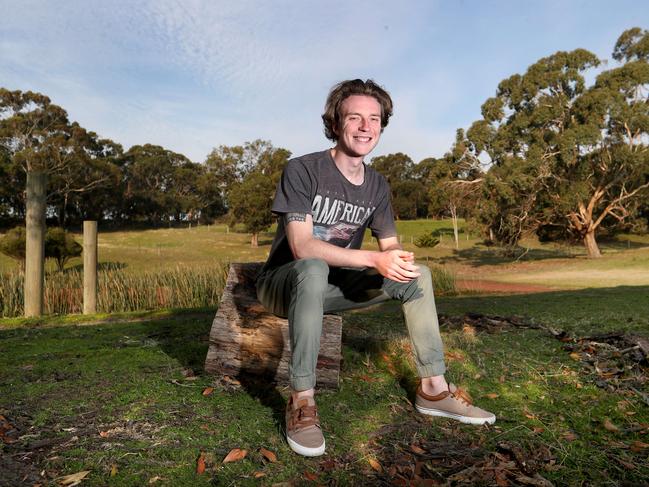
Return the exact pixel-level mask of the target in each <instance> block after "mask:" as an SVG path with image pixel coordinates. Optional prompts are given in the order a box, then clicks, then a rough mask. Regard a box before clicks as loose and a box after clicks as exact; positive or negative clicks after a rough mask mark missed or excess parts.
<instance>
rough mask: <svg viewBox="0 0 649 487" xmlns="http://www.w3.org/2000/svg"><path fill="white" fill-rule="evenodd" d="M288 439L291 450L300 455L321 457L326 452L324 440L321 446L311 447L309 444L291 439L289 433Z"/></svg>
mask: <svg viewBox="0 0 649 487" xmlns="http://www.w3.org/2000/svg"><path fill="white" fill-rule="evenodd" d="M286 441H287V442H288V446H290V447H291V450H293V451H294V452H295V453H297V454H298V455H302V456H305V457H319V456H320V455H322V454H323V453H324V452H325V442H324V441H323V442H322V445H321V446H318V447H316V448H309V447H308V446H304V445H300V444H299V443H297V442H295V441H293V440H291V439H290V438H289V437H288V435H286Z"/></svg>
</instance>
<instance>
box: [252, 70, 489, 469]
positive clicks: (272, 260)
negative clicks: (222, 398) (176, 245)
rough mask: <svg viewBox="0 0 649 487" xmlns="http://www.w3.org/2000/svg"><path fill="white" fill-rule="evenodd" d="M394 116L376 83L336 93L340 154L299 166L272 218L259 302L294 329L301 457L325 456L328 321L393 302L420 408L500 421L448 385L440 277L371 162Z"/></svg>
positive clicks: (330, 130) (334, 123) (331, 132)
mask: <svg viewBox="0 0 649 487" xmlns="http://www.w3.org/2000/svg"><path fill="white" fill-rule="evenodd" d="M391 115H392V100H391V98H390V95H389V94H388V93H387V92H386V91H385V90H384V89H382V88H381V87H380V86H378V85H377V84H375V83H374V82H373V81H372V80H367V81H363V80H360V79H356V80H349V81H344V82H341V83H339V84H337V85H336V86H334V87H333V89H332V90H331V92H330V93H329V96H328V98H327V102H326V105H325V113H324V114H323V115H322V119H323V121H324V126H325V135H326V136H327V138H329V139H330V140H332V141H333V142H335V144H336V145H335V147H334V148H333V149H328V150H325V151H322V152H315V153H313V154H308V155H305V156H302V157H298V158H295V159H291V160H290V161H289V162H288V164H287V165H286V168H285V169H284V172H283V174H282V178H281V181H280V182H279V185H278V187H277V192H276V194H275V200H274V203H273V207H272V211H273V212H274V213H276V214H277V215H279V217H280V218H279V222H278V227H277V233H276V235H275V239H274V241H273V245H272V248H271V251H270V255H269V257H268V261H267V262H266V264H265V265H264V267H263V269H262V271H261V273H260V275H259V277H258V279H257V295H258V297H259V300H260V301H261V303H262V304H263V305H264V306H265V307H266V308H267V309H268V310H270V311H271V312H273V313H275V314H276V315H278V316H282V317H287V318H288V321H289V329H290V340H291V352H292V356H291V362H290V370H289V372H290V385H291V388H292V391H291V396H290V398H289V401H288V405H287V410H286V439H287V441H288V444H289V446H290V447H291V448H292V449H293V450H294V451H295V452H297V453H299V454H301V455H306V456H317V455H321V454H323V453H324V451H325V440H324V436H323V434H322V430H321V427H320V421H319V418H318V412H317V408H316V403H315V400H314V387H315V384H316V375H315V371H316V363H317V358H318V350H319V348H320V334H321V329H322V316H323V313H325V312H331V311H342V310H347V309H352V308H359V307H365V306H369V305H373V304H376V303H379V302H382V301H385V300H388V299H398V300H400V301H401V303H402V305H403V313H404V316H405V322H406V326H407V328H408V333H409V334H410V339H411V341H412V345H413V350H414V355H415V363H416V366H417V372H418V374H419V376H420V377H421V381H420V385H419V387H418V389H417V394H416V403H415V407H416V409H417V410H418V411H419V412H420V413H423V414H429V415H433V416H444V417H449V418H454V419H457V420H459V421H462V422H463V423H471V424H484V423H493V422H494V421H495V420H496V417H495V416H494V415H493V414H492V413H489V412H487V411H484V410H482V409H480V408H477V407H475V406H473V405H471V403H470V400H469V399H468V397H467V396H466V395H465V394H463V393H462V392H461V391H460V390H458V389H457V388H456V387H455V386H454V385H453V384H449V383H447V382H446V379H445V378H444V372H445V370H446V367H445V364H444V351H443V345H442V340H441V337H440V333H439V324H438V321H437V312H436V310H435V301H434V296H433V287H432V283H431V275H430V270H429V269H428V267H426V266H423V265H418V264H416V263H415V257H414V254H413V253H412V252H406V251H404V250H403V249H402V248H401V245H400V244H399V241H398V238H397V232H396V227H395V224H394V216H393V214H392V208H391V203H390V188H389V186H388V184H387V182H386V180H385V179H384V178H383V176H381V175H380V174H378V173H377V172H376V171H374V170H373V169H372V167H371V166H367V165H366V164H365V162H364V158H365V156H367V155H368V154H369V153H370V152H371V151H372V149H374V147H375V146H376V144H377V143H378V141H379V138H380V136H381V133H382V132H383V129H384V128H385V127H386V125H387V124H388V120H389V119H390V116H391ZM366 228H369V229H370V230H371V231H372V234H373V235H374V236H375V237H376V238H377V240H378V247H379V250H378V251H368V250H360V248H361V243H362V241H363V236H364V234H365V229H366Z"/></svg>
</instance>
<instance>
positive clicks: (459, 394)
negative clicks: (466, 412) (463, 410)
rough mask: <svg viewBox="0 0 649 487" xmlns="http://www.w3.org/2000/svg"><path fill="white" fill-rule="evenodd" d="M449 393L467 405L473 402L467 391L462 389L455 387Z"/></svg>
mask: <svg viewBox="0 0 649 487" xmlns="http://www.w3.org/2000/svg"><path fill="white" fill-rule="evenodd" d="M451 394H453V397H455V398H456V399H458V400H459V401H462V402H464V403H466V405H467V406H471V405H472V404H473V399H471V396H470V395H469V393H468V392H466V391H465V390H464V389H461V388H459V387H456V389H455V391H454V392H451Z"/></svg>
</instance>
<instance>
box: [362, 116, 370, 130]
mask: <svg viewBox="0 0 649 487" xmlns="http://www.w3.org/2000/svg"><path fill="white" fill-rule="evenodd" d="M360 129H361V130H369V129H370V121H369V120H368V119H366V118H361V126H360Z"/></svg>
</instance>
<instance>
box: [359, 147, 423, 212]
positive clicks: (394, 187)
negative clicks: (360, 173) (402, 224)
mask: <svg viewBox="0 0 649 487" xmlns="http://www.w3.org/2000/svg"><path fill="white" fill-rule="evenodd" d="M371 165H372V168H373V169H374V170H376V171H377V172H378V173H379V174H381V175H383V176H384V177H385V179H386V180H387V182H388V184H389V185H390V193H391V198H392V210H393V211H394V216H395V218H397V219H413V218H416V217H417V216H419V215H422V214H423V213H426V212H427V211H426V210H427V206H428V204H427V201H426V187H425V186H424V183H423V182H422V180H421V179H420V178H419V177H418V176H420V175H419V174H418V173H417V168H416V166H415V164H414V163H413V161H412V159H411V158H410V157H409V156H408V155H406V154H403V153H402V152H397V153H396V154H388V155H385V156H378V157H374V158H373V159H372V163H371Z"/></svg>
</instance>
